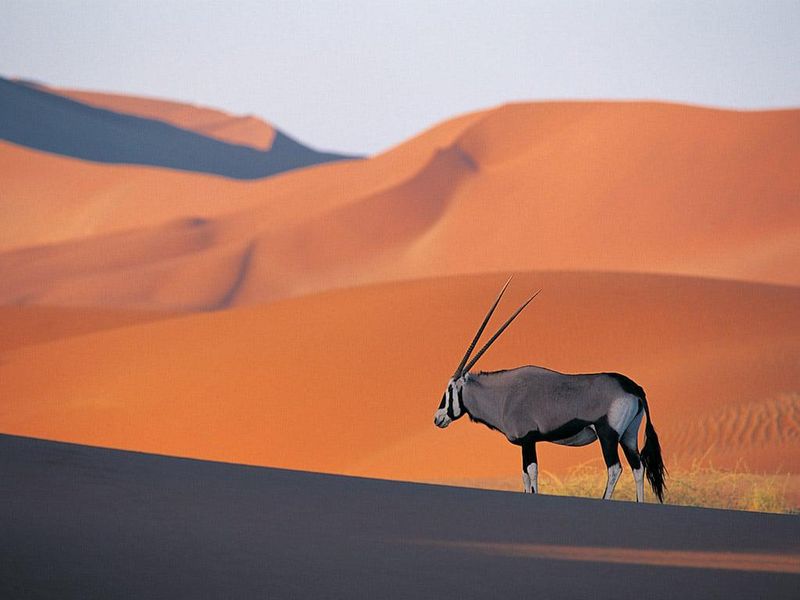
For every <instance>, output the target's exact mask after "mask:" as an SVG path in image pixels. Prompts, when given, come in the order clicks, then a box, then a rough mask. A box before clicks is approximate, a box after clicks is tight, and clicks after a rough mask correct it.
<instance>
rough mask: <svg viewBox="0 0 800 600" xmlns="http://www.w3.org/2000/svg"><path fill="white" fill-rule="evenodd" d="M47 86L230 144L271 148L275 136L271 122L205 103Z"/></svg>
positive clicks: (103, 105) (258, 148)
mask: <svg viewBox="0 0 800 600" xmlns="http://www.w3.org/2000/svg"><path fill="white" fill-rule="evenodd" d="M45 89H46V90H48V91H50V92H52V93H54V94H58V95H60V96H65V97H67V98H72V99H73V100H77V101H78V102H82V103H84V104H88V105H90V106H96V107H98V108H105V109H107V110H113V111H114V112H120V113H126V114H129V115H136V116H138V117H145V118H147V119H157V120H159V121H164V122H166V123H171V124H172V125H176V126H178V127H181V128H183V129H190V130H192V131H196V132H197V133H202V134H203V135H205V136H208V137H211V138H215V139H217V140H220V141H223V142H228V143H229V144H238V145H241V146H250V147H251V148H255V149H256V150H269V149H270V147H271V146H272V142H273V140H274V139H275V128H274V127H273V126H272V125H271V124H269V123H266V122H264V121H262V120H261V119H259V118H256V117H253V116H249V115H248V116H235V115H230V114H228V113H225V112H223V111H221V110H217V109H213V108H207V107H205V106H196V105H194V104H184V103H180V102H173V101H170V100H162V99H156V98H143V97H139V96H129V95H127V94H125V95H123V94H108V93H102V92H91V91H87V90H71V89H62V88H52V87H47V88H45Z"/></svg>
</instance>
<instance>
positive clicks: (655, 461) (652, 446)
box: [640, 405, 667, 502]
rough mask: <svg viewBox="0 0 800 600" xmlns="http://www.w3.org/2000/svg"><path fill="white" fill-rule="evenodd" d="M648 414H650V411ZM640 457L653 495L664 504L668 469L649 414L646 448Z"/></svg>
mask: <svg viewBox="0 0 800 600" xmlns="http://www.w3.org/2000/svg"><path fill="white" fill-rule="evenodd" d="M645 406H646V405H645ZM647 412H648V413H649V412H650V411H647ZM640 456H641V459H642V466H644V473H645V475H646V476H647V481H649V482H650V487H651V488H653V493H654V494H655V495H656V497H657V498H658V501H659V502H664V491H665V490H666V488H667V486H666V484H665V483H664V479H665V478H666V476H667V467H665V466H664V461H663V459H662V458H661V444H659V443H658V435H657V434H656V430H655V429H653V425H652V423H650V415H649V414H647V424H646V425H645V428H644V447H643V448H642V452H641V454H640Z"/></svg>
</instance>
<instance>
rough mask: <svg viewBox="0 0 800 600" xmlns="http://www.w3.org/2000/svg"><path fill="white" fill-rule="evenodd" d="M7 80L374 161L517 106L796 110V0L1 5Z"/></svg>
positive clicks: (59, 1)
mask: <svg viewBox="0 0 800 600" xmlns="http://www.w3.org/2000/svg"><path fill="white" fill-rule="evenodd" d="M0 75H2V76H4V77H22V78H28V79H33V80H38V81H41V82H44V83H49V84H53V85H57V86H63V87H75V88H84V89H94V90H102V91H111V92H121V93H131V94H138V95H147V96H156V97H162V98H169V99H174V100H181V101H188V102H194V103H199V104H203V105H207V106H213V107H217V108H222V109H224V110H227V111H230V112H234V113H240V114H248V113H249V114H255V115H258V116H260V117H262V118H264V119H266V120H268V121H270V122H272V123H274V124H276V125H277V126H278V127H279V128H281V129H282V130H283V131H285V132H286V133H288V134H289V135H292V136H294V137H296V138H298V139H299V140H301V141H303V142H304V143H307V144H309V145H311V146H313V147H315V148H318V149H322V150H335V151H343V152H354V153H374V152H377V151H379V150H383V149H386V148H387V147H390V146H392V145H394V144H397V143H399V142H401V141H403V140H404V139H407V138H408V137H410V136H413V135H415V134H416V133H418V132H420V131H421V130H423V129H425V128H427V127H429V126H431V125H433V124H435V123H437V122H439V121H441V120H443V119H446V118H449V117H452V116H455V115H457V114H461V113H464V112H467V111H471V110H475V109H479V108H486V107H489V106H494V105H497V104H502V103H504V102H508V101H516V100H545V99H590V98H591V99H596V98H609V99H657V100H669V101H677V102H688V103H692V104H703V105H711V106H720V107H729V108H744V109H752V108H771V107H797V106H800V2H799V1H769V0H762V1H756V0H753V1H750V2H740V1H734V0H726V1H721V2H716V1H703V0H690V1H686V2H682V1H680V2H679V1H664V2H647V1H631V2H619V1H611V0H604V1H598V2H585V1H584V2H578V1H573V2H570V1H568V0H560V1H555V2H535V1H528V2H493V1H491V0H483V1H481V2H472V1H469V0H460V1H457V2H455V1H454V2H425V1H417V0H414V1H411V0H405V1H404V2H396V1H395V2H382V1H372V2H348V1H340V2H326V1H314V2H310V1H305V2H301V1H286V2H267V1H249V0H227V1H200V0H1V3H0Z"/></svg>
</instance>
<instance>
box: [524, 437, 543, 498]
mask: <svg viewBox="0 0 800 600" xmlns="http://www.w3.org/2000/svg"><path fill="white" fill-rule="evenodd" d="M522 485H523V487H524V489H525V493H526V494H538V493H539V464H538V462H537V461H536V442H523V444H522Z"/></svg>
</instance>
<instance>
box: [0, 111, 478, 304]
mask: <svg viewBox="0 0 800 600" xmlns="http://www.w3.org/2000/svg"><path fill="white" fill-rule="evenodd" d="M475 118H476V116H475V115H467V116H465V117H461V118H459V119H454V120H452V121H448V122H446V123H444V124H442V125H440V126H438V127H435V128H433V129H431V130H430V131H428V132H426V133H424V134H422V135H421V136H420V137H418V138H417V139H416V140H415V143H414V144H413V147H412V148H408V147H406V146H400V147H398V148H396V149H395V150H393V151H391V152H388V153H386V154H383V155H381V156H380V157H377V158H374V159H372V160H370V161H345V162H339V163H335V164H323V165H319V166H318V167H315V168H309V169H302V170H300V171H295V172H289V173H285V174H281V175H276V176H272V177H269V178H267V179H265V180H258V181H239V180H231V179H226V178H221V177H214V176H211V175H202V174H196V173H186V172H180V171H169V170H165V169H158V168H151V167H142V166H124V165H103V164H97V163H91V162H85V161H79V160H75V159H70V158H65V157H62V156H56V155H52V154H48V153H44V152H38V151H35V150H30V149H28V148H23V147H20V146H17V145H14V144H10V143H6V142H2V141H0V176H2V179H3V199H2V200H3V201H2V202H0V230H2V232H3V235H2V236H0V251H10V250H16V249H20V248H25V247H28V246H38V245H49V244H54V243H59V242H65V241H70V240H78V239H84V238H92V237H95V236H102V235H107V234H109V233H112V232H119V231H123V230H127V229H131V228H150V227H152V226H158V225H161V224H163V223H165V222H168V221H170V220H173V219H179V218H211V217H219V216H220V215H222V214H226V213H231V212H237V211H242V210H243V209H246V208H248V207H253V206H258V207H259V210H258V215H256V216H257V219H256V220H255V221H254V222H251V224H250V229H251V231H250V236H252V235H255V233H256V232H257V231H258V229H259V228H260V227H263V226H265V225H270V226H273V227H285V226H286V225H287V224H289V223H297V222H298V221H302V220H303V219H306V218H310V217H313V216H315V215H318V214H320V213H322V212H324V211H326V210H331V209H333V208H335V207H337V206H340V205H342V204H347V203H349V202H351V201H352V198H353V197H358V196H360V195H366V196H368V195H370V194H373V193H375V192H376V191H377V190H380V189H382V188H384V187H385V186H392V185H396V184H397V183H398V182H401V181H403V180H404V179H405V178H408V177H411V176H412V175H413V173H414V172H415V171H416V170H418V169H419V168H420V167H421V166H422V165H423V164H424V163H425V162H426V161H427V160H428V159H429V158H430V156H431V154H432V153H433V152H434V151H435V149H436V148H437V147H438V146H439V145H442V144H448V143H450V141H451V140H452V139H453V138H454V137H455V136H457V135H458V133H459V132H460V131H462V130H463V129H464V128H465V127H466V126H467V125H468V124H469V123H470V122H471V121H472V120H474V119H475ZM42 173H46V174H47V176H46V177H43V176H42ZM332 181H335V182H337V185H333V186H332V185H331V182H332ZM240 237H244V238H247V237H248V232H247V230H246V229H245V230H244V231H242V232H240ZM93 243H94V242H93V241H89V242H88V244H89V247H88V248H89V250H88V252H87V256H86V257H85V258H83V259H81V260H79V261H78V262H83V263H84V265H83V267H81V266H80V265H79V266H78V269H79V270H81V269H83V270H86V268H85V267H86V266H89V267H91V265H92V257H91V254H92V253H93V251H94V250H93V249H91V246H92V244H93ZM101 245H102V244H101ZM58 253H59V251H58V250H53V254H54V255H57V254H58ZM63 275H64V276H69V272H68V271H64V272H63ZM6 289H8V288H6Z"/></svg>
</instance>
